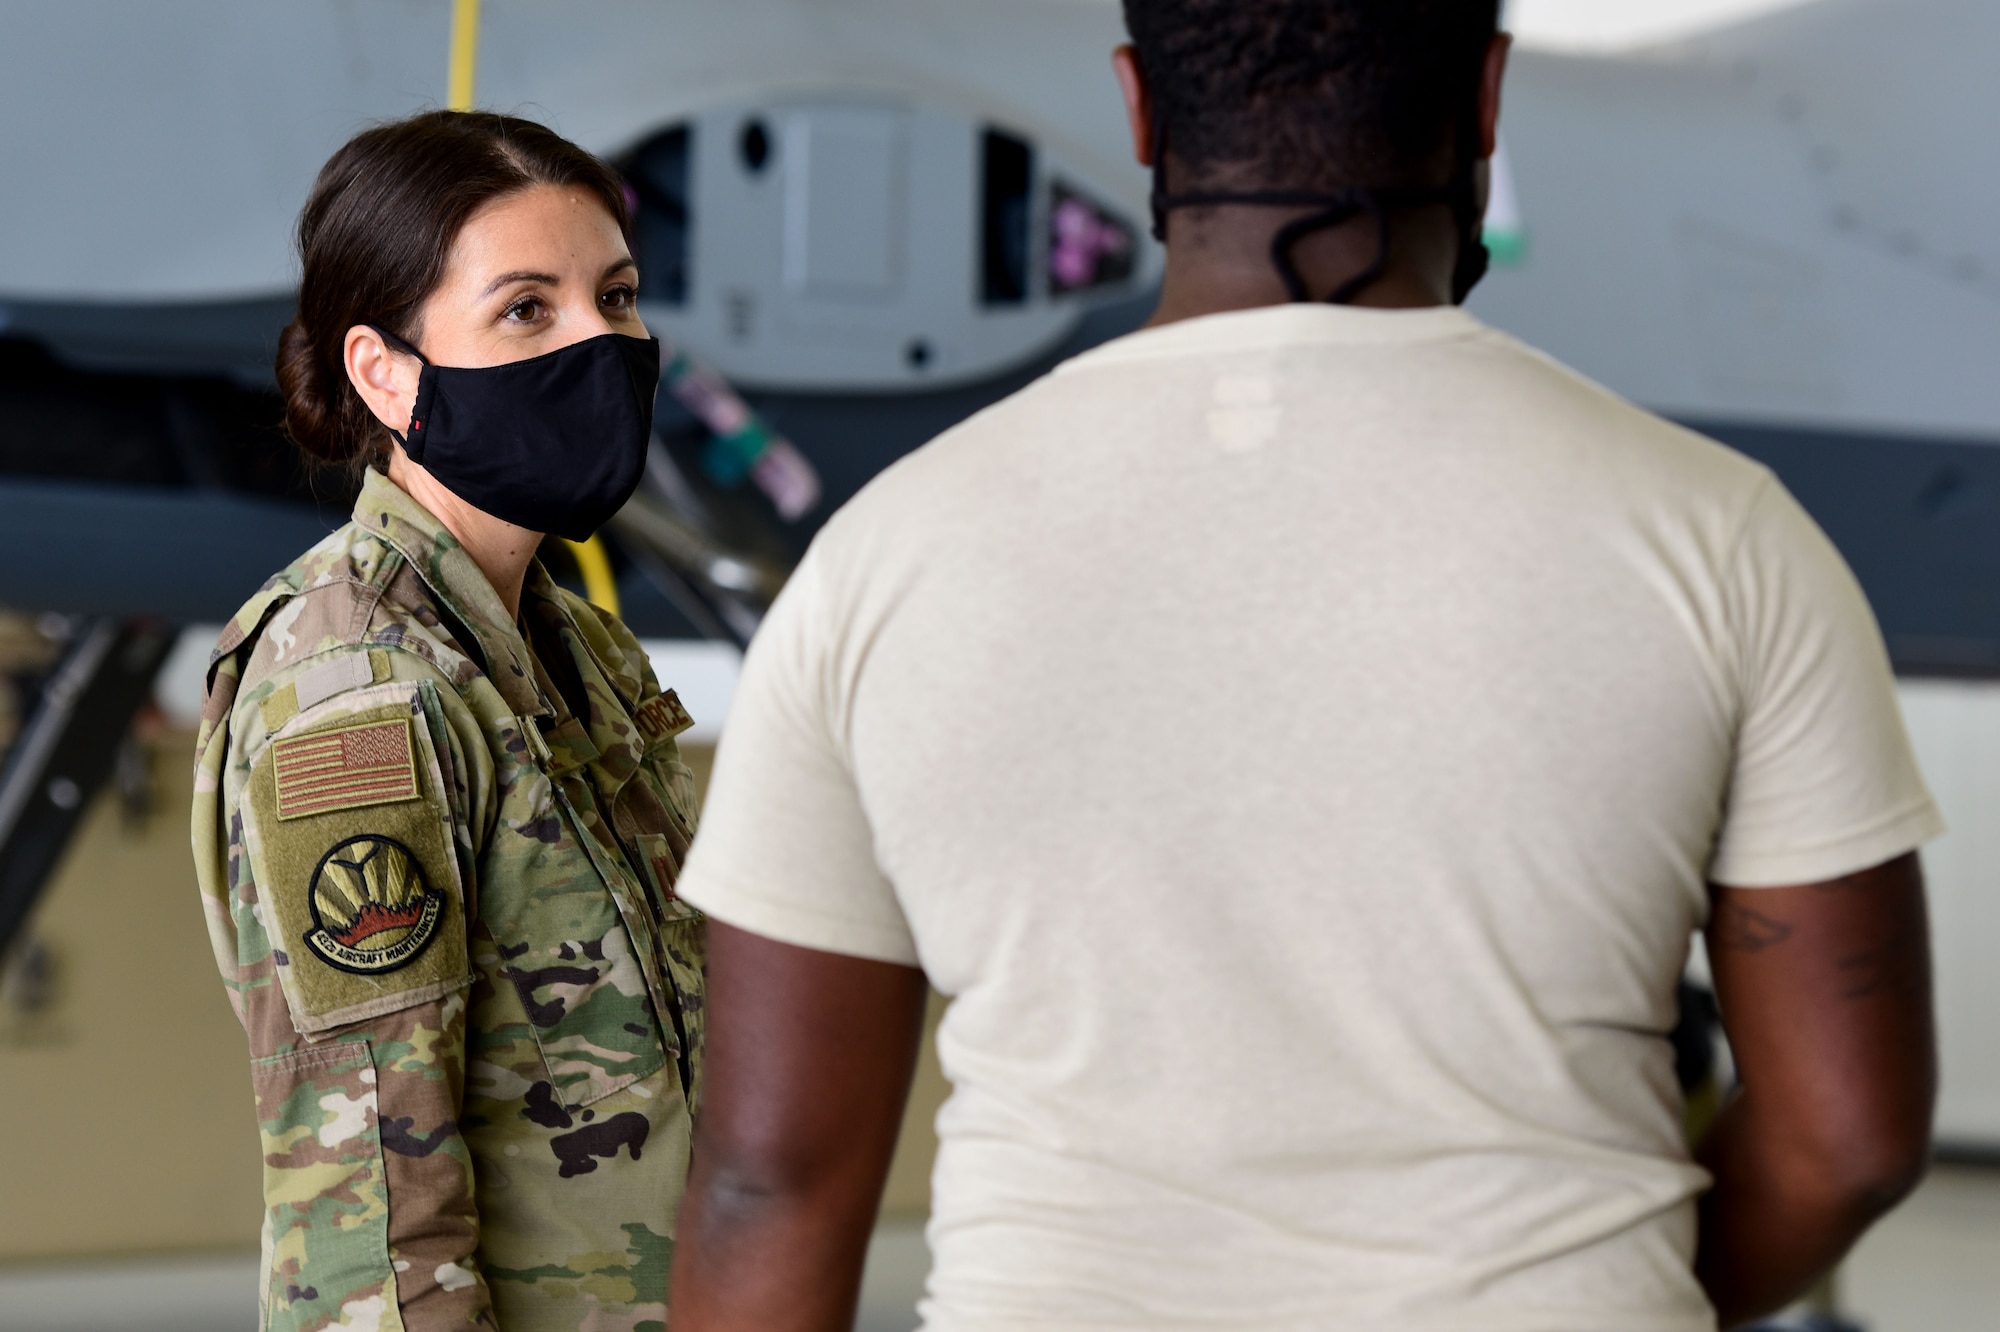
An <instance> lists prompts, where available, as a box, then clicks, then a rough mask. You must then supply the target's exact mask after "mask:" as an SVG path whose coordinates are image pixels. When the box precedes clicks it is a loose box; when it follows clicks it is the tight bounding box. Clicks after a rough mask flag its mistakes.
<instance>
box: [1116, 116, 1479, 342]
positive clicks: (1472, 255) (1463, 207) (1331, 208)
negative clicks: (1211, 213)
mask: <svg viewBox="0 0 2000 1332" xmlns="http://www.w3.org/2000/svg"><path fill="white" fill-rule="evenodd" d="M1458 159H1459V160H1458V168H1457V170H1456V172H1455V173H1454V175H1453V178H1452V180H1451V183H1450V184H1447V185H1441V186H1434V187H1431V188H1426V189H1405V190H1363V189H1353V190H1340V191H1337V192H1333V193H1320V192H1317V191H1308V190H1245V191H1215V192H1206V193H1203V192H1198V193H1194V194H1173V193H1170V192H1169V191H1168V189H1167V124H1166V117H1165V116H1164V115H1161V116H1156V117H1155V119H1154V122H1153V194H1152V199H1151V204H1152V212H1153V239H1154V240H1157V241H1160V242H1161V243H1163V244H1164V243H1165V241H1166V239H1167V214H1168V213H1170V212H1173V211H1174V210H1175V209H1178V208H1214V207H1218V206H1222V205H1227V204H1240V205H1247V206H1249V207H1254V208H1315V209H1318V210H1319V211H1317V212H1314V213H1308V214H1307V215H1305V216H1304V217H1300V218H1296V219H1294V220H1293V221H1290V222H1287V223H1286V224H1285V225H1284V226H1282V227H1280V228H1279V229H1278V233H1277V234H1276V235H1275V236H1273V237H1272V238H1271V266H1272V267H1273V268H1275V269H1277V270H1278V276H1279V278H1280V279H1281V280H1282V281H1283V282H1284V284H1285V294H1286V295H1287V296H1288V297H1289V298H1290V299H1291V300H1292V302H1293V303H1294V304H1303V303H1305V302H1308V301H1310V300H1312V299H1313V297H1312V293H1311V292H1309V291H1308V290H1307V289H1306V284H1305V279H1304V278H1303V277H1301V276H1300V274H1299V270H1298V264H1297V262H1296V260H1295V259H1294V257H1293V251H1294V250H1296V249H1297V248H1298V245H1299V242H1300V241H1302V240H1304V239H1305V238H1306V237H1308V236H1311V235H1315V234H1317V233H1318V232H1322V231H1329V230H1331V229H1332V228H1334V227H1337V226H1341V225H1342V224H1344V223H1346V222H1348V221H1349V220H1351V219H1352V218H1354V217H1356V216H1358V215H1359V214H1362V213H1367V214H1370V215H1371V216H1373V217H1374V219H1375V229H1376V236H1377V243H1376V251H1375V258H1374V260H1373V262H1371V263H1370V264H1369V265H1368V267H1366V268H1364V269H1362V270H1361V271H1360V272H1359V273H1357V274H1355V275H1354V276H1353V277H1351V278H1349V279H1347V281H1345V282H1343V283H1341V284H1340V285H1339V286H1338V287H1336V288H1334V290H1333V292H1332V293H1331V294H1330V295H1328V296H1327V297H1326V298H1325V299H1326V303H1327V304H1329V305H1346V304H1348V303H1350V302H1351V301H1353V300H1354V298H1355V297H1357V296H1359V295H1360V294H1361V293H1362V292H1363V291H1365V290H1367V289H1368V287H1369V286H1370V285H1372V284H1373V283H1374V282H1375V281H1376V280H1377V279H1378V278H1380V277H1381V276H1382V274H1383V273H1385V272H1387V271H1388V268H1389V243H1390V234H1389V214H1390V213H1391V212H1392V211H1394V210H1396V209H1398V208H1417V207H1423V206H1426V205H1432V204H1447V205H1449V206H1450V207H1451V210H1452V217H1453V218H1454V219H1455V220H1456V222H1457V223H1458V231H1459V238H1458V260H1457V263H1456V264H1455V265H1454V267H1453V270H1452V284H1451V285H1452V303H1453V304H1455V305H1461V304H1463V303H1464V302H1465V298H1466V297H1467V296H1468V295H1470V294H1471V292H1472V289H1473V287H1475V286H1477V285H1478V283H1479V280H1480V279H1481V278H1482V277H1484V276H1486V268H1487V265H1488V263H1489V262H1490V260H1491V256H1490V255H1489V253H1488V252H1487V249H1486V242H1485V240H1484V239H1483V238H1482V237H1481V234H1480V233H1481V230H1482V225H1483V218H1482V216H1481V210H1480V207H1479V191H1478V186H1477V182H1476V177H1475V175H1474V173H1475V171H1476V170H1477V168H1478V162H1479V121H1478V113H1477V111H1476V109H1475V110H1474V112H1473V113H1472V114H1471V115H1469V116H1468V117H1467V118H1466V120H1465V122H1464V124H1463V126H1462V127H1461V130H1460V133H1459V153H1458Z"/></svg>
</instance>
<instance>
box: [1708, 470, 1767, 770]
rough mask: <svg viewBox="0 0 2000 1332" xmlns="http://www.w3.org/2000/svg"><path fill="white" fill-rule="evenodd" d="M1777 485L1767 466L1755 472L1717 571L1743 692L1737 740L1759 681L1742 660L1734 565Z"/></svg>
mask: <svg viewBox="0 0 2000 1332" xmlns="http://www.w3.org/2000/svg"><path fill="white" fill-rule="evenodd" d="M1777 484H1778V478H1777V474H1776V473H1774V472H1772V471H1771V469H1770V468H1768V467H1762V466H1760V467H1759V469H1758V476H1757V484H1756V485H1755V486H1753V487H1751V490H1750V498H1749V501H1748V502H1747V503H1746V504H1744V506H1743V514H1742V517H1740V518H1739V519H1737V522H1736V534H1735V535H1734V536H1733V537H1731V538H1730V541H1729V553H1728V554H1727V555H1726V556H1724V558H1723V561H1722V568H1721V570H1720V573H1721V575H1722V579H1721V581H1722V586H1723V588H1724V590H1725V595H1726V599H1727V605H1728V610H1727V612H1726V613H1725V615H1724V617H1723V619H1724V623H1726V624H1727V625H1728V627H1729V637H1730V640H1731V642H1730V653H1731V655H1732V656H1733V657H1734V658H1735V668H1736V678H1737V687H1738V688H1739V689H1741V690H1743V691H1744V692H1743V693H1742V695H1741V696H1740V697H1739V698H1738V699H1737V716H1736V727H1737V736H1738V739H1740V738H1741V734H1742V727H1743V723H1744V722H1745V721H1746V720H1747V719H1748V718H1749V716H1750V712H1751V709H1752V706H1753V705H1754V703H1755V702H1756V700H1755V699H1754V698H1752V697H1751V696H1750V694H1749V692H1748V688H1749V686H1751V685H1752V684H1753V683H1761V682H1753V681H1752V680H1751V679H1750V678H1749V672H1748V669H1747V668H1748V665H1749V663H1748V662H1747V661H1746V660H1745V656H1746V649H1747V646H1748V638H1749V636H1748V634H1747V632H1746V626H1745V625H1744V624H1743V622H1742V615H1741V611H1742V606H1741V601H1742V598H1741V596H1740V595H1738V593H1739V589H1738V587H1737V580H1736V570H1737V565H1738V564H1739V563H1740V562H1741V561H1742V559H1743V551H1744V548H1745V547H1746V546H1747V545H1748V544H1749V542H1750V525H1751V523H1752V522H1753V521H1754V520H1755V518H1756V516H1757V510H1758V509H1759V508H1760V507H1761V506H1762V505H1763V503H1764V499H1765V497H1766V496H1767V495H1769V494H1770V493H1771V492H1772V491H1773V490H1774V489H1776V487H1777Z"/></svg>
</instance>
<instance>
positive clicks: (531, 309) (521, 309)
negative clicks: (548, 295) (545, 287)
mask: <svg viewBox="0 0 2000 1332" xmlns="http://www.w3.org/2000/svg"><path fill="white" fill-rule="evenodd" d="M541 316H542V301H541V298H540V297H539V296H523V297H522V298H521V299H520V300H518V301H515V302H514V303H513V304H512V305H510V306H508V307H507V314H506V316H505V317H506V318H508V319H511V320H513V321H514V322H515V323H517V324H532V323H534V322H535V320H537V319H539V318H541Z"/></svg>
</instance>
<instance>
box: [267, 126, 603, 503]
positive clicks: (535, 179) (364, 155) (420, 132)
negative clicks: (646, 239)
mask: <svg viewBox="0 0 2000 1332" xmlns="http://www.w3.org/2000/svg"><path fill="white" fill-rule="evenodd" d="M535 185H580V186H583V187H584V188H586V189H589V190H593V191H595V192H596V194H597V195H598V197H599V198H601V199H602V200H603V201H604V206H605V207H606V208H607V209H609V210H610V212H611V216H612V217H614V218H616V219H617V221H618V227H619V230H621V231H623V232H625V233H626V234H627V236H628V238H629V236H630V234H631V217H630V214H629V213H628V211H627V209H626V205H625V189H624V186H623V184H622V183H621V182H620V181H619V179H618V177H617V175H616V174H615V173H614V172H613V171H612V170H611V168H609V167H607V166H605V165H604V163H602V162H600V161H598V160H597V159H596V158H595V157H593V156H591V155H590V154H589V153H587V152H585V151H584V150H583V149H581V148H579V147H577V146H576V145H575V144H573V143H571V142H570V141H569V140H567V139H565V138H563V137H562V136H561V135H559V134H557V133H555V132H554V131H553V130H550V129H548V128H546V127H545V126H542V125H537V124H536V123H535V122H533V121H532V120H522V119H519V118H518V117H515V116H502V115H496V114H494V113H492V112H487V111H427V112H424V113H423V114H421V115H415V116H411V117H410V118H409V119H407V120H398V121H394V122H392V123H390V124H387V125H377V126H375V127H374V128H373V129H367V130H363V131H362V132H361V133H359V134H357V135H355V136H354V137H353V138H352V139H349V140H348V141H347V144H346V146H344V147H343V148H341V150H340V151H339V152H337V153H335V154H334V155H333V156H332V158H330V159H329V160H328V161H327V164H326V165H325V166H324V167H321V168H320V173H319V179H318V180H316V181H314V182H313V189H312V195H311V197H310V198H308V199H307V200H306V206H305V211H303V212H302V213H300V214H299V260H300V266H301V270H302V271H301V273H300V280H299V313H298V318H296V319H294V320H293V321H292V322H291V323H290V324H288V325H287V326H286V328H285V331H284V334H283V335H282V336H281V337H280V338H279V340H278V365H277V369H278V388H279V390H280V392H282V393H283V394H284V398H285V425H286V428H287V429H288V430H289V431H290V433H291V436H292V439H293V440H294V441H295V442H296V443H297V444H298V446H299V448H300V450H302V451H303V452H304V453H305V455H306V458H307V459H308V460H309V461H310V462H311V463H312V464H313V465H315V466H318V467H336V468H345V469H348V470H350V471H352V472H354V473H356V474H358V473H359V472H360V471H361V470H362V469H363V468H365V467H367V466H369V465H370V464H372V463H377V462H379V461H380V460H381V459H382V458H383V457H384V456H385V455H386V453H387V449H388V442H389V437H388V434H387V433H386V432H385V431H384V430H383V429H382V425H381V422H379V421H377V420H376V419H375V417H374V414H373V413H371V412H370V411H369V410H368V407H367V404H365V403H364V402H362V400H361V395H360V394H358V393H356V392H355V391H354V386H353V385H352V384H350V383H349V382H348V380H347V371H346V369H345V367H344V365H343V364H342V358H343V347H344V344H345V342H346V338H347V330H348V329H350V328H352V327H354V326H355V325H356V324H379V325H381V326H382V327H383V328H386V329H388V330H389V331H390V332H391V333H394V334H396V335H397V336H398V337H400V338H402V339H404V340H405V341H407V342H410V343H412V344H415V343H417V342H418V341H419V340H420V339H421V338H422V336H423V330H422V329H421V328H420V327H418V324H419V312H420V310H421V307H422V306H423V303H424V301H425V300H426V299H428V298H429V296H430V294H431V293H432V292H433V291H435V290H437V287H438V284H439V283H440V282H441V281H443V280H444V271H445V262H446V260H447V259H448V258H449V257H450V254H451V247H452V244H453V242H455V241H456V240H457V239H458V233H459V231H460V230H461V229H462V228H463V227H464V226H465V223H466V221H467V219H469V218H470V217H471V216H472V215H473V214H474V213H475V212H477V211H478V210H479V209H480V208H482V207H484V206H485V205H486V204H489V203H491V202H493V201H494V200H495V199H501V198H505V197H506V196H508V195H510V194H517V193H519V192H520V191H522V190H525V189H528V188H529V187H531V186H535Z"/></svg>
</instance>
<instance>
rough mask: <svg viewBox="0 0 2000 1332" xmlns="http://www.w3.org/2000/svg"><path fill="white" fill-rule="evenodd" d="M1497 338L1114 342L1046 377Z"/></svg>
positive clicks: (1484, 333) (1472, 327)
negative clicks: (1255, 355) (1237, 356)
mask: <svg viewBox="0 0 2000 1332" xmlns="http://www.w3.org/2000/svg"><path fill="white" fill-rule="evenodd" d="M1270 308H1272V309H1282V308H1285V307H1281V306H1273V307H1270ZM1231 313H1240V312H1236V311H1232V312H1231ZM1132 336H1134V335H1133V334H1127V335H1126V337H1132ZM1499 337H1500V335H1499V334H1498V333H1497V331H1496V330H1494V329H1491V328H1488V327H1486V326H1485V325H1483V324H1480V323H1478V322H1477V321H1473V322H1471V323H1469V324H1467V325H1465V326H1463V327H1460V328H1455V329H1451V330H1448V331H1441V332H1437V333H1433V334H1427V335H1424V336H1420V337H1397V338H1317V337H1311V338H1308V337H1297V336H1292V337H1281V336H1259V337H1256V338H1247V339H1240V340H1236V341H1233V342H1230V343H1229V345H1227V346H1211V345H1202V346H1176V347H1171V348H1168V347H1161V348H1131V347H1121V346H1119V345H1118V344H1117V343H1116V342H1113V343H1108V344H1106V345H1105V346H1103V347H1101V348H1093V349H1092V350H1090V351H1087V352H1083V353H1081V354H1079V355H1077V356H1074V357H1072V358H1070V359H1069V360H1067V361H1064V362H1063V363H1062V364H1060V365H1058V366H1056V367H1055V368H1054V369H1053V370H1051V371H1050V372H1049V373H1050V377H1052V378H1053V377H1057V376H1067V375H1071V374H1080V373H1082V372H1084V371H1087V370H1094V369H1097V368H1099V367H1109V366H1117V365H1136V364H1141V363H1144V362H1148V361H1182V360H1197V359H1203V358H1206V357H1211V356H1214V355H1216V354H1218V353H1226V352H1247V351H1264V350H1278V351H1290V350H1294V349H1299V348H1305V347H1343V348H1350V349H1353V348H1383V349H1396V348H1406V347H1439V346H1445V345H1448V344H1450V343H1454V342H1474V341H1480V340H1489V341H1490V340H1496V339H1498V338H1499ZM1216 341H1218V342H1219V341H1222V340H1221V339H1217V340H1216Z"/></svg>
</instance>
